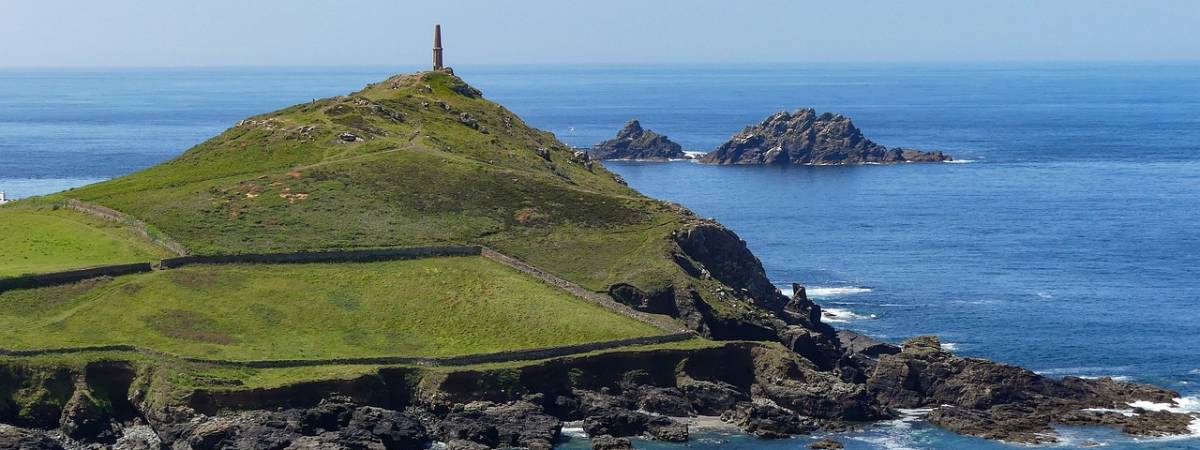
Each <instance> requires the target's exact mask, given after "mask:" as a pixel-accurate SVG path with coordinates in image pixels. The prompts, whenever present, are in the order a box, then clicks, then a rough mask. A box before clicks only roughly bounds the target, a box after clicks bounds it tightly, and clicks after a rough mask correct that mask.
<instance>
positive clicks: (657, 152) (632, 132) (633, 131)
mask: <svg viewBox="0 0 1200 450" xmlns="http://www.w3.org/2000/svg"><path fill="white" fill-rule="evenodd" d="M591 154H592V156H593V157H595V158H596V159H630V160H647V161H668V160H672V159H684V158H687V157H688V156H687V154H685V153H684V152H683V147H680V146H679V144H676V143H675V142H672V141H671V139H669V138H667V137H666V136H664V135H661V134H658V133H655V132H654V131H651V130H647V129H644V128H642V124H641V123H638V121H637V120H630V121H629V123H626V124H625V127H624V128H621V131H618V132H617V136H616V137H614V138H612V139H609V140H607V141H604V142H601V143H599V144H596V146H595V147H593V148H592V150H591Z"/></svg>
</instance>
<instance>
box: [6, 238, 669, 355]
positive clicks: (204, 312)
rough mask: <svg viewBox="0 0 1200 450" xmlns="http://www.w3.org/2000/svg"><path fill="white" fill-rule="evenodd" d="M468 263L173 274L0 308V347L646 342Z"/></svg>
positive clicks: (352, 351)
mask: <svg viewBox="0 0 1200 450" xmlns="http://www.w3.org/2000/svg"><path fill="white" fill-rule="evenodd" d="M659 333H660V330H658V329H657V328H654V327H652V326H650V325H647V324H644V323H641V322H638V321H635V320H633V319H629V318H626V317H624V316H621V315H618V314H615V313H613V312H610V311H608V310H606V309H604V308H602V307H599V306H596V305H594V304H592V303H589V302H587V301H585V300H582V299H579V298H576V297H574V296H571V295H569V294H567V293H565V292H563V291H560V290H558V289H556V288H554V287H551V286H549V285H546V284H544V283H541V282H540V281H538V280H535V279H532V278H529V277H528V276H526V275H525V274H523V273H520V272H517V271H515V270H513V269H511V268H508V267H506V266H503V265H500V264H498V263H495V262H493V261H490V260H487V259H484V258H481V257H446V258H431V259H421V260H411V261H392V262H376V263H348V264H293V265H212V266H200V265H197V266H186V267H183V268H179V269H173V270H169V271H157V272H152V273H146V274H137V275H129V276H124V277H118V278H116V279H98V280H90V281H85V282H81V283H77V284H73V285H66V286H56V287H49V288H40V289H27V290H16V291H8V292H5V293H2V294H0V347H5V348H17V349H26V348H47V347H62V346H85V345H99V344H118V343H119V344H134V345H139V346H143V347H149V348H153V349H157V350H161V351H166V352H170V353H174V354H178V355H184V356H195V357H204V358H219V359H235V360H245V359H289V358H301V359H316V358H334V357H360V356H391V355H406V356H448V355H462V354H472V353H486V352H496V351H503V350H513V349H521V348H533V347H545V346H556V345H564V344H574V343H583V342H591V341H600V340H610V339H620V338H627V337H634V336H647V335H654V334H659Z"/></svg>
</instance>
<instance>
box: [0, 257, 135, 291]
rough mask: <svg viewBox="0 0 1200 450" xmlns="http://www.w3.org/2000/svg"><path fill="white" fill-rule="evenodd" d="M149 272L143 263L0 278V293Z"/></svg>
mask: <svg viewBox="0 0 1200 450" xmlns="http://www.w3.org/2000/svg"><path fill="white" fill-rule="evenodd" d="M151 270H154V267H153V266H151V265H150V263H148V262H144V263H133V264H116V265H111V266H97V267H89V268H86V269H73V270H66V271H62V272H52V273H42V274H33V275H20V276H15V277H9V278H0V292H4V291H7V290H11V289H28V288H38V287H46V286H54V285H59V284H67V283H74V282H76V281H83V280H87V279H89V278H99V277H116V276H120V275H129V274H133V273H140V272H149V271H151Z"/></svg>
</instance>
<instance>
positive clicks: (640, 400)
mask: <svg viewBox="0 0 1200 450" xmlns="http://www.w3.org/2000/svg"><path fill="white" fill-rule="evenodd" d="M634 392H635V395H636V397H637V399H636V402H635V403H636V404H637V407H638V409H641V410H643V411H649V412H652V413H655V414H662V415H665V416H675V417H687V416H690V415H691V414H692V404H691V401H689V400H688V399H687V397H685V396H684V395H683V392H680V390H679V389H676V388H656V387H647V388H643V389H638V390H635V391H634Z"/></svg>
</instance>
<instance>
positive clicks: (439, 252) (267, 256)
mask: <svg viewBox="0 0 1200 450" xmlns="http://www.w3.org/2000/svg"><path fill="white" fill-rule="evenodd" d="M480 251H481V249H480V247H474V246H465V245H446V246H437V247H407V248H384V249H365V250H333V251H319V252H291V253H245V254H236V255H208V256H180V257H178V258H167V259H164V260H162V261H161V262H160V263H159V266H160V267H162V268H164V269H174V268H176V267H182V266H186V265H189V264H237V263H260V264H288V263H315V262H370V261H393V260H401V259H418V258H432V257H438V256H476V255H479V253H480Z"/></svg>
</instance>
